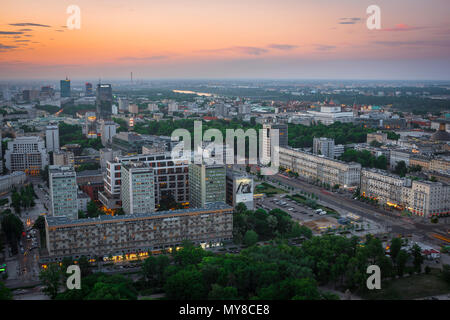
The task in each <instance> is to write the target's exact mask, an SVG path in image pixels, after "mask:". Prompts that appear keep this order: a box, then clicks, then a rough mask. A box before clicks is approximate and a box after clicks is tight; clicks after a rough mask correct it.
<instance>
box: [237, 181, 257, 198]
mask: <svg viewBox="0 0 450 320" xmlns="http://www.w3.org/2000/svg"><path fill="white" fill-rule="evenodd" d="M234 188H235V189H234V195H235V203H239V202H243V203H248V202H253V179H251V178H237V179H236V180H235V184H234Z"/></svg>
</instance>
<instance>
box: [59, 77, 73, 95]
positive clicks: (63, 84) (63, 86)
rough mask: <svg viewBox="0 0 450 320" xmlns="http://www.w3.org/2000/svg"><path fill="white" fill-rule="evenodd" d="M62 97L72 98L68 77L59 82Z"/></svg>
mask: <svg viewBox="0 0 450 320" xmlns="http://www.w3.org/2000/svg"><path fill="white" fill-rule="evenodd" d="M59 86H60V91H61V98H70V96H71V94H70V80H69V79H67V78H66V80H61V81H60V82H59Z"/></svg>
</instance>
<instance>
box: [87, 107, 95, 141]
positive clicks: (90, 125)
mask: <svg viewBox="0 0 450 320" xmlns="http://www.w3.org/2000/svg"><path fill="white" fill-rule="evenodd" d="M84 117H85V126H86V127H85V133H86V137H87V138H89V139H96V138H97V117H96V115H95V112H86V114H85V115H84Z"/></svg>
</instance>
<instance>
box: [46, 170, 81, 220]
mask: <svg viewBox="0 0 450 320" xmlns="http://www.w3.org/2000/svg"><path fill="white" fill-rule="evenodd" d="M48 175H49V184H50V202H51V204H50V206H51V213H52V215H53V216H55V217H67V218H69V219H78V185H77V175H76V173H75V170H74V169H73V167H70V166H50V167H49V170H48Z"/></svg>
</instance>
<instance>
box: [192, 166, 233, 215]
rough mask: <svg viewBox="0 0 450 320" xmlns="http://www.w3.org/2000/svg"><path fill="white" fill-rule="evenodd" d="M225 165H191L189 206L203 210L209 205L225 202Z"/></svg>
mask: <svg viewBox="0 0 450 320" xmlns="http://www.w3.org/2000/svg"><path fill="white" fill-rule="evenodd" d="M225 186H226V168H225V166H224V165H206V164H196V163H191V164H189V195H190V201H189V206H190V207H191V208H202V207H204V206H206V205H207V204H209V203H213V202H217V201H218V202H225V194H226V190H225Z"/></svg>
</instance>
